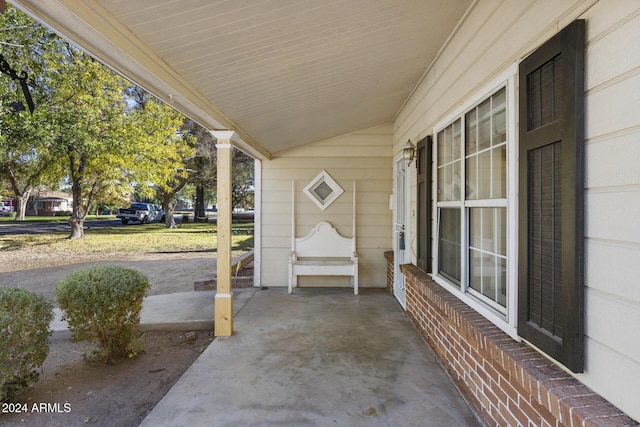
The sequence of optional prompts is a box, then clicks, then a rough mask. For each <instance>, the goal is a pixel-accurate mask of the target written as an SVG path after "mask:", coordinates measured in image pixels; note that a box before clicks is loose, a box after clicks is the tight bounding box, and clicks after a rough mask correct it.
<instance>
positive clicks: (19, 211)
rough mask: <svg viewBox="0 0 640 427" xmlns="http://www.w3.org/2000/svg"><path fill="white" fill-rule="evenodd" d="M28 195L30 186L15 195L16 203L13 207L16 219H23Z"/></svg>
mask: <svg viewBox="0 0 640 427" xmlns="http://www.w3.org/2000/svg"><path fill="white" fill-rule="evenodd" d="M30 195H31V188H29V189H28V190H26V191H24V192H22V194H20V195H19V196H17V197H16V199H17V203H16V205H15V207H14V209H15V210H16V221H24V217H25V215H26V213H27V202H28V201H29V196H30Z"/></svg>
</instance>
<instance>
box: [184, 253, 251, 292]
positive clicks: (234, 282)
mask: <svg viewBox="0 0 640 427" xmlns="http://www.w3.org/2000/svg"><path fill="white" fill-rule="evenodd" d="M231 271H233V272H234V273H235V274H234V275H233V276H231V287H232V288H248V287H251V286H253V250H251V251H249V252H247V253H246V254H244V255H242V256H241V257H240V258H239V259H238V260H237V261H236V262H235V263H233V264H232V266H231ZM217 284H218V278H217V276H216V275H215V274H213V275H210V276H206V277H203V278H201V279H198V280H196V281H194V282H193V289H194V290H195V291H210V290H215V289H216V288H217Z"/></svg>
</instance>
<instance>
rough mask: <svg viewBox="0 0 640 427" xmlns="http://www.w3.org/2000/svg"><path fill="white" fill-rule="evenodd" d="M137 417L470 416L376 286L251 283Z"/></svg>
mask: <svg viewBox="0 0 640 427" xmlns="http://www.w3.org/2000/svg"><path fill="white" fill-rule="evenodd" d="M235 331H236V332H235V334H234V336H232V337H229V338H216V340H214V341H213V343H212V344H211V345H210V346H209V347H208V348H207V349H206V350H205V351H204V352H203V354H202V355H201V356H200V358H199V359H198V360H197V361H196V362H195V363H194V364H193V365H192V366H191V368H190V369H189V370H188V371H187V372H186V373H185V374H184V376H183V377H182V378H181V379H180V380H179V381H178V382H177V383H176V385H175V386H174V387H173V388H172V389H171V390H170V391H169V393H168V394H167V395H166V396H165V397H164V399H163V400H162V401H161V402H160V403H159V404H158V405H157V406H156V408H155V409H154V410H153V411H152V412H151V413H150V414H149V416H148V417H147V418H146V419H145V420H144V422H143V423H142V424H141V425H142V426H146V427H149V426H153V427H156V426H172V427H176V426H190V427H191V426H240V425H241V426H270V425H275V426H328V425H335V426H476V425H480V424H479V423H478V422H477V421H476V419H475V418H474V416H473V414H472V413H471V411H470V410H469V408H468V407H467V405H466V403H465V402H464V400H463V399H462V397H461V396H460V394H459V393H458V392H457V390H456V389H455V388H454V386H453V385H452V383H451V381H450V380H449V378H448V377H447V376H446V375H445V373H444V371H443V370H442V368H441V367H440V365H439V364H438V363H437V362H436V360H435V358H434V357H433V355H432V353H431V351H430V350H429V349H428V347H427V346H426V345H425V344H424V343H423V341H422V339H421V338H420V337H419V335H418V333H417V332H416V331H415V329H414V327H413V325H412V324H411V323H410V321H409V320H408V318H407V317H406V315H405V314H404V312H403V311H402V309H401V307H400V306H399V305H398V303H397V302H396V301H395V299H393V298H392V297H391V296H390V295H388V294H387V293H386V292H384V291H382V290H369V289H363V292H362V293H361V295H359V296H354V295H353V294H352V293H351V291H350V289H300V288H298V289H296V290H295V292H294V294H293V295H287V292H286V289H285V288H271V289H268V290H263V291H257V292H256V293H255V294H254V296H253V297H252V298H251V299H250V300H249V301H248V302H246V304H245V305H244V307H242V308H241V309H240V310H239V312H238V313H237V315H236V317H235Z"/></svg>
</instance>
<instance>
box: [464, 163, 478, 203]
mask: <svg viewBox="0 0 640 427" xmlns="http://www.w3.org/2000/svg"><path fill="white" fill-rule="evenodd" d="M466 164H467V170H466V173H467V185H466V198H467V200H478V177H477V174H478V166H477V164H478V156H471V157H469V158H468V159H467V161H466Z"/></svg>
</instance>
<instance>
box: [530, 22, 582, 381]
mask: <svg viewBox="0 0 640 427" xmlns="http://www.w3.org/2000/svg"><path fill="white" fill-rule="evenodd" d="M519 80H520V82H519V83H520V89H519V90H520V93H519V98H520V133H519V137H520V138H519V144H520V156H519V158H520V160H519V165H518V168H519V186H520V188H519V194H520V199H519V236H518V240H519V246H518V252H519V259H518V334H519V335H520V336H521V337H523V338H525V339H526V340H528V341H530V342H531V343H532V344H534V345H535V346H537V347H538V348H540V349H541V350H542V351H544V352H545V353H547V354H548V355H549V356H551V357H553V358H554V359H556V360H558V361H559V362H560V363H562V364H563V365H565V366H566V367H567V368H569V369H571V370H572V371H573V372H582V370H583V365H584V326H583V324H584V302H583V300H584V297H583V294H584V291H583V286H584V283H583V281H584V259H583V258H584V256H583V254H584V249H583V247H584V242H583V240H584V237H583V236H584V215H583V211H584V209H583V198H584V20H578V21H575V22H574V23H572V24H571V25H569V26H568V27H566V28H565V29H563V30H562V31H561V32H560V33H558V34H557V35H556V36H554V37H553V38H552V39H551V40H549V41H548V42H546V43H545V44H544V45H543V46H541V47H540V48H539V49H537V50H536V51H535V52H534V53H532V54H531V55H530V56H529V57H527V58H526V59H525V60H524V61H522V63H521V64H520V69H519Z"/></svg>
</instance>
